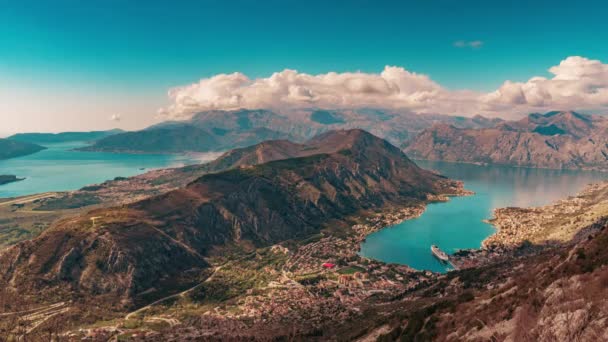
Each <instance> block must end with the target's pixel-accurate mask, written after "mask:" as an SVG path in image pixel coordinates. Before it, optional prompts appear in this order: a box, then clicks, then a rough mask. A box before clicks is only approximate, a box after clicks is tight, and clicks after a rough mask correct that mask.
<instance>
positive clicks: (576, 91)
mask: <svg viewBox="0 0 608 342" xmlns="http://www.w3.org/2000/svg"><path fill="white" fill-rule="evenodd" d="M549 72H551V73H552V74H553V75H554V76H553V78H545V77H532V78H530V79H529V80H528V81H527V82H510V81H506V82H505V83H503V85H502V86H501V87H500V88H499V89H498V90H496V91H494V92H491V93H489V94H486V95H484V96H482V97H481V99H480V100H481V102H482V103H483V107H484V109H485V110H488V111H496V110H504V109H508V108H510V107H514V106H515V107H520V108H527V109H534V108H539V109H543V108H557V109H576V108H587V109H595V110H604V111H605V110H606V109H608V64H603V63H602V62H600V61H598V60H591V59H587V58H584V57H579V56H573V57H568V58H566V59H564V60H563V61H561V63H560V64H559V65H556V66H553V67H551V68H550V69H549Z"/></svg>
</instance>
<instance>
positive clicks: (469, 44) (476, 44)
mask: <svg viewBox="0 0 608 342" xmlns="http://www.w3.org/2000/svg"><path fill="white" fill-rule="evenodd" d="M453 45H454V46H455V47H457V48H472V49H479V48H480V47H481V46H482V45H483V42H482V41H481V40H471V41H466V40H457V41H455V42H454V44H453Z"/></svg>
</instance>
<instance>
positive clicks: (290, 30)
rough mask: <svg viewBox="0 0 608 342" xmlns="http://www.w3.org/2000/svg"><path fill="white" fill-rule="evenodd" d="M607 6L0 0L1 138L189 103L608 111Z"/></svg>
mask: <svg viewBox="0 0 608 342" xmlns="http://www.w3.org/2000/svg"><path fill="white" fill-rule="evenodd" d="M606 14H608V3H607V2H605V1H584V0H583V1H555V0H554V1H543V0H540V1H529V0H528V1H522V0H511V1H489V0H484V1H472V0H461V1H456V0H412V1H379V0H375V1H362V0H350V1H317V0H311V1H289V0H267V1H262V0H257V1H245V0H241V1H230V0H217V1H216V0H198V1H195V0H174V1H157V0H148V1H134V0H103V1H102V0H96V1H94V0H91V1H76V0H53V1H51V0H35V1H34V0H20V1H12V0H0V23H2V24H1V25H0V119H2V120H1V121H0V122H2V126H0V134H8V133H14V132H25V131H66V130H96V129H108V128H113V127H120V128H123V129H139V128H143V127H146V126H148V125H150V124H154V123H156V122H158V121H160V120H165V119H175V118H184V117H187V116H188V115H190V114H191V113H192V112H194V111H196V110H205V109H233V108H237V107H250V106H266V107H271V108H275V107H276V109H278V110H281V109H289V108H292V107H304V106H315V107H336V108H337V107H357V106H387V107H388V108H390V109H399V110H410V111H415V112H420V113H425V112H443V113H445V114H459V115H474V114H479V113H481V114H485V115H489V116H509V115H521V114H522V113H525V112H526V111H531V110H532V111H533V110H535V109H538V110H539V111H541V110H545V109H554V108H553V107H555V106H560V107H561V106H572V107H575V108H555V109H582V110H589V111H603V110H604V109H606V108H607V107H608V67H607V66H606V64H605V63H608V44H606V42H608V25H606Z"/></svg>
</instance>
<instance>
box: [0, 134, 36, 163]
mask: <svg viewBox="0 0 608 342" xmlns="http://www.w3.org/2000/svg"><path fill="white" fill-rule="evenodd" d="M44 149H45V148H44V147H42V146H40V145H36V144H32V143H28V142H21V141H13V140H9V139H0V160H1V159H9V158H15V157H21V156H26V155H28V154H32V153H36V152H38V151H41V150H44Z"/></svg>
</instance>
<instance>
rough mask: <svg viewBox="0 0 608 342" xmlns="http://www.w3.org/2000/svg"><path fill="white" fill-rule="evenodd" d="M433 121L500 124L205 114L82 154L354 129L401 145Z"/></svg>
mask: <svg viewBox="0 0 608 342" xmlns="http://www.w3.org/2000/svg"><path fill="white" fill-rule="evenodd" d="M435 122H443V123H448V124H451V125H454V126H456V127H463V128H483V127H493V126H494V125H496V124H498V123H500V122H501V120H498V119H487V118H484V117H481V116H476V117H473V118H464V117H455V116H448V115H433V114H428V115H417V114H412V113H397V112H387V111H382V110H373V109H358V110H321V109H310V110H299V111H297V112H286V113H275V112H272V111H269V110H246V109H242V110H235V111H207V112H201V113H198V114H196V115H194V117H192V118H191V119H189V120H186V121H169V122H163V123H161V124H158V125H154V126H151V127H149V128H147V129H145V130H142V131H136V132H126V133H123V134H118V135H113V136H111V137H108V138H105V139H102V140H100V141H97V142H96V143H94V144H93V145H91V146H89V147H86V148H83V149H82V150H84V151H122V152H146V153H150V152H184V151H195V152H207V151H225V150H229V149H233V148H239V147H244V146H250V145H253V144H257V143H259V142H261V141H265V140H270V139H289V140H292V141H295V142H302V141H305V140H306V139H310V138H312V137H313V136H315V135H318V134H319V133H322V132H326V131H330V130H336V129H354V128H360V129H364V130H368V131H370V132H371V133H372V134H376V135H378V136H380V137H382V138H385V139H387V140H389V141H390V142H392V143H393V144H401V143H402V142H403V141H404V140H405V139H407V138H409V137H412V136H414V135H416V134H417V133H418V132H420V131H421V130H423V129H425V128H428V127H430V126H432V125H433V123H435Z"/></svg>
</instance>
